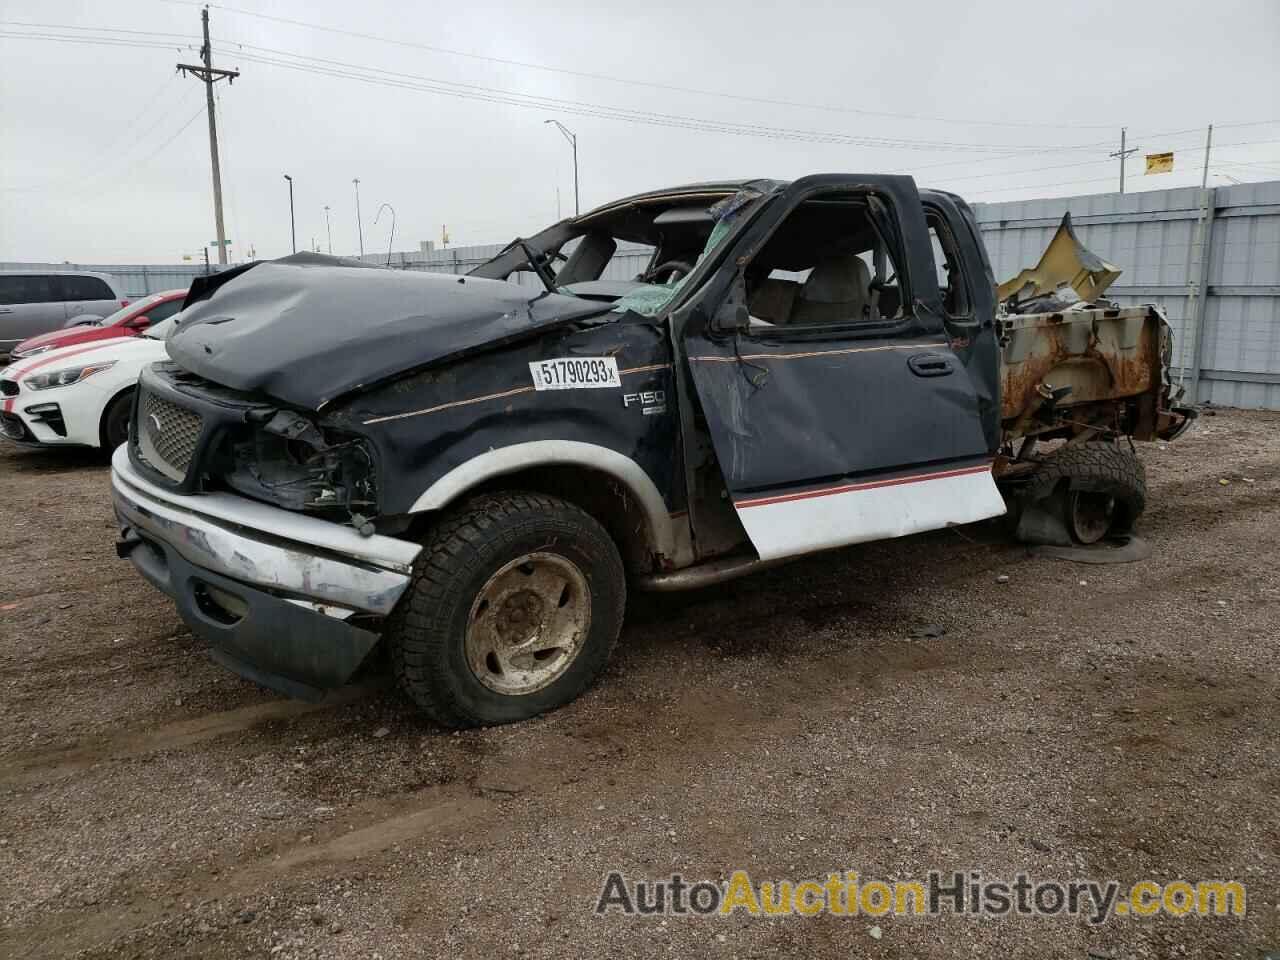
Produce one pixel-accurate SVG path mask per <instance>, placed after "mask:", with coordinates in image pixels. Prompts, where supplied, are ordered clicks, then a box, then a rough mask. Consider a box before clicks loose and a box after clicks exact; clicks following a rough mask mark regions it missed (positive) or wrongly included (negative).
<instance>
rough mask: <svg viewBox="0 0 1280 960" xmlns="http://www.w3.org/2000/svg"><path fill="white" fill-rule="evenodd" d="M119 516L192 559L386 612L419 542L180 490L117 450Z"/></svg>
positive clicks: (276, 589)
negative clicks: (363, 533) (157, 481)
mask: <svg viewBox="0 0 1280 960" xmlns="http://www.w3.org/2000/svg"><path fill="white" fill-rule="evenodd" d="M111 495H112V499H113V501H114V503H115V510H116V516H117V517H119V518H120V521H121V523H122V524H124V525H126V526H129V527H131V528H133V529H134V530H136V531H137V532H138V533H139V534H141V535H142V536H143V537H144V538H145V539H148V540H158V541H160V542H161V543H164V544H166V545H168V546H169V547H171V548H172V549H173V550H175V551H176V552H177V553H179V554H180V555H181V556H182V557H183V558H184V559H185V560H186V561H187V562H188V563H190V564H191V565H192V566H194V567H197V568H200V569H204V570H210V571H212V572H214V573H218V574H221V575H223V576H225V577H229V578H231V579H233V580H238V581H240V582H242V583H246V584H250V585H252V586H256V587H261V588H263V589H266V590H269V591H271V592H272V593H275V594H280V595H284V596H289V597H295V598H299V599H302V600H309V601H312V602H314V603H316V604H321V605H333V606H336V607H340V608H344V609H345V610H346V611H347V612H348V613H349V612H350V611H352V610H359V611H363V612H366V613H374V614H379V615H383V616H385V615H386V614H388V613H390V612H391V610H392V608H394V607H395V605H396V602H397V601H398V600H399V599H400V595H401V594H402V593H404V591H405V588H406V587H407V586H408V585H409V575H410V571H411V569H412V565H413V559H414V557H416V556H417V555H418V552H419V551H420V550H421V549H422V547H421V546H420V545H419V544H416V543H410V542H408V541H405V540H397V539H395V538H394V537H383V536H372V537H362V536H360V534H358V533H357V532H356V531H355V530H352V529H350V528H348V527H343V526H340V525H338V524H336V523H329V522H327V521H324V520H319V519H316V518H315V517H308V516H302V515H298V514H294V513H290V512H289V511H287V510H282V509H280V508H278V507H271V506H268V505H266V504H261V503H256V502H254V501H252V500H248V499H246V498H243V497H237V496H234V495H232V494H220V493H215V494H203V495H197V496H181V495H178V494H172V493H169V492H168V491H166V490H163V489H162V488H160V487H158V486H156V485H155V484H153V483H151V482H150V481H149V480H147V479H146V478H145V477H143V476H142V475H141V474H139V473H138V471H137V470H135V469H134V467H133V464H131V463H130V462H129V450H128V444H124V445H122V446H120V448H119V449H117V450H116V452H115V454H114V456H112V458H111Z"/></svg>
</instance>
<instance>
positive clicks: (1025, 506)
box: [1018, 442, 1147, 545]
mask: <svg viewBox="0 0 1280 960" xmlns="http://www.w3.org/2000/svg"><path fill="white" fill-rule="evenodd" d="M1021 501H1022V504H1021V511H1020V512H1021V516H1020V518H1019V523H1018V532H1019V536H1021V537H1022V538H1023V539H1027V540H1031V541H1033V542H1042V543H1062V544H1063V545H1067V544H1069V543H1076V544H1086V545H1087V544H1094V543H1098V542H1099V541H1101V540H1102V539H1104V538H1105V537H1108V536H1114V535H1117V534H1124V533H1129V532H1130V531H1131V530H1132V529H1133V527H1134V524H1136V523H1137V521H1138V518H1139V517H1141V516H1142V512H1143V510H1145V509H1146V505H1147V475H1146V469H1145V468H1144V467H1143V465H1142V461H1141V460H1139V459H1138V457H1137V456H1136V455H1135V454H1134V453H1133V452H1132V451H1131V450H1126V449H1124V448H1123V447H1120V446H1118V445H1116V444H1114V443H1103V442H1091V443H1079V444H1074V445H1071V446H1065V447H1060V448H1059V449H1057V450H1055V451H1053V452H1052V453H1050V454H1049V455H1048V456H1047V457H1045V458H1044V461H1043V463H1041V465H1040V466H1039V467H1038V468H1037V469H1036V472H1035V474H1034V475H1033V476H1032V478H1031V480H1030V482H1029V483H1028V484H1027V486H1026V488H1025V489H1024V490H1023V491H1022V496H1021ZM1054 531H1058V532H1059V535H1057V536H1055V534H1054Z"/></svg>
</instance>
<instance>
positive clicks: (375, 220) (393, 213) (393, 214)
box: [373, 203, 396, 267]
mask: <svg viewBox="0 0 1280 960" xmlns="http://www.w3.org/2000/svg"><path fill="white" fill-rule="evenodd" d="M384 208H385V209H387V210H390V211H391V236H389V237H388V238H387V266H388V267H389V266H391V244H393V243H395V240H396V208H395V207H393V206H392V205H391V204H389V203H384V204H383V205H382V206H381V207H379V208H378V212H377V213H375V214H374V215H373V223H374V226H377V223H378V218H379V217H380V216H382V211H383V209H384Z"/></svg>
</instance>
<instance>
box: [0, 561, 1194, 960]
mask: <svg viewBox="0 0 1280 960" xmlns="http://www.w3.org/2000/svg"><path fill="white" fill-rule="evenodd" d="M1133 569H1135V570H1136V571H1140V573H1141V575H1140V576H1138V577H1137V578H1136V581H1135V582H1133V583H1130V584H1127V585H1126V586H1125V588H1124V589H1123V590H1121V591H1118V592H1117V593H1116V594H1113V595H1110V596H1107V597H1102V598H1098V599H1099V600H1100V602H1099V603H1098V604H1097V605H1096V606H1091V608H1090V615H1089V616H1087V617H1082V618H1081V619H1080V620H1079V621H1078V623H1077V628H1078V629H1079V630H1080V631H1082V632H1087V631H1088V630H1090V629H1094V628H1096V627H1097V626H1102V627H1114V625H1115V623H1116V622H1117V616H1116V610H1117V609H1123V608H1132V606H1133V603H1134V601H1135V598H1136V597H1137V596H1141V595H1143V594H1145V593H1147V592H1149V591H1150V589H1151V587H1152V584H1153V582H1165V583H1167V582H1168V580H1169V578H1168V577H1167V576H1165V575H1162V574H1161V572H1160V571H1159V570H1158V569H1156V568H1154V567H1151V568H1138V567H1134V568H1133ZM1216 569H1218V565H1217V564H1216V563H1215V562H1213V561H1204V562H1202V563H1200V564H1197V565H1195V567H1194V568H1192V569H1189V570H1187V571H1184V572H1182V573H1181V574H1179V577H1178V579H1179V580H1182V579H1184V578H1185V579H1187V580H1195V579H1197V578H1200V577H1203V576H1204V573H1205V571H1206V570H1216ZM988 575H989V571H988V570H987V569H979V568H973V567H969V568H966V569H964V570H963V571H960V572H959V573H958V574H957V575H955V576H952V577H949V578H947V582H946V583H945V584H939V588H940V590H947V589H963V587H964V585H965V583H966V582H967V581H969V580H971V579H973V578H978V577H986V576H988ZM790 616H792V614H791V613H790V612H780V613H778V614H777V615H776V617H775V618H774V619H779V618H783V617H790ZM756 629H758V630H760V631H764V632H765V633H768V632H770V631H771V630H772V629H773V628H771V627H770V626H769V623H768V622H767V621H760V622H758V623H757V625H756ZM1043 653H1044V651H1043V650H1042V649H1039V648H1033V649H1027V650H1024V651H1022V652H1021V653H1020V654H1015V653H1014V652H1013V651H1011V650H1009V649H1006V648H1004V647H1002V646H1001V645H999V644H998V643H987V644H983V645H981V646H974V645H971V644H968V643H965V644H961V643H949V644H948V643H945V642H944V644H943V645H941V647H939V646H938V645H935V644H926V645H920V644H910V643H905V642H898V641H896V640H877V641H874V642H872V643H870V644H868V645H866V646H862V645H858V646H855V647H853V648H849V649H845V650H843V651H840V652H837V653H833V654H831V655H829V656H825V657H821V658H816V659H807V660H805V659H801V660H797V661H789V666H790V667H791V669H787V670H783V669H779V670H778V671H777V673H776V674H775V675H774V676H773V677H772V678H771V679H770V681H769V685H768V686H769V689H768V696H767V698H766V699H767V701H768V702H769V703H770V704H772V705H775V706H774V708H772V709H770V710H768V711H767V712H766V714H765V715H766V716H767V718H768V722H769V727H770V730H771V732H772V733H775V734H785V733H787V732H788V731H789V732H790V733H792V734H798V733H799V732H800V731H801V730H803V728H804V727H805V726H806V725H809V724H813V723H816V722H820V721H822V720H823V719H824V718H828V717H843V716H845V715H847V713H848V711H849V700H848V693H847V690H846V689H843V688H847V687H848V686H849V685H853V686H856V687H857V688H858V689H860V690H862V691H863V692H864V696H868V697H871V698H875V697H876V696H878V695H879V694H880V693H882V692H884V691H887V690H892V689H893V686H894V682H893V678H894V677H895V676H897V677H903V676H910V675H915V674H918V673H920V672H921V671H947V670H952V669H957V668H959V667H960V666H961V665H963V666H964V668H965V670H966V671H967V672H968V673H969V674H970V675H972V674H973V673H974V672H975V671H976V672H977V673H979V674H981V673H986V672H991V673H994V672H1004V671H1008V670H1010V669H1012V668H1016V666H1017V664H1018V663H1019V662H1021V661H1025V660H1027V659H1030V658H1034V657H1038V656H1041V655H1043ZM837 677H838V678H840V680H839V681H836V680H835V679H834V678H837ZM615 682H616V681H615ZM1073 682H1079V681H1066V682H1064V685H1063V689H1064V692H1065V691H1068V690H1069V689H1070V687H1071V685H1072V683H1073ZM291 705H292V706H294V707H296V708H297V709H296V711H293V712H290V711H288V710H287V709H285V708H288V707H289V706H291ZM262 706H263V708H268V707H274V708H276V709H277V710H285V712H286V713H288V714H290V715H292V716H300V715H303V714H306V713H310V712H313V710H315V709H317V707H316V706H315V705H298V704H291V702H289V701H282V702H273V703H272V704H266V705H262ZM320 708H321V709H322V708H323V706H321V707H320ZM1163 709H1171V708H1168V707H1165V708H1163ZM232 714H233V715H239V716H235V717H234V718H233V717H228V718H226V719H225V720H224V721H223V722H221V723H211V724H209V725H208V726H207V727H204V728H200V729H196V730H192V731H189V736H187V735H186V733H187V732H184V731H182V730H173V729H169V730H167V731H166V732H165V734H164V739H165V741H166V743H167V745H168V746H170V747H175V746H176V747H181V746H187V745H192V744H195V743H199V742H201V741H202V740H206V739H209V738H210V737H213V736H221V735H223V734H224V733H226V732H233V730H234V729H244V728H245V726H246V724H245V723H244V722H243V720H244V719H246V718H248V717H251V716H253V714H252V713H251V712H249V711H233V712H232ZM761 716H762V714H761V711H760V708H759V706H758V705H757V704H755V703H753V702H752V701H751V700H750V699H748V698H746V697H744V696H741V695H738V694H735V693H732V692H729V691H723V690H719V691H715V690H707V689H691V690H686V691H684V693H683V694H682V696H681V697H680V699H679V700H678V701H677V702H676V703H675V704H674V705H673V706H671V707H670V708H668V709H667V710H666V711H665V719H664V725H665V726H667V727H669V728H672V729H696V730H697V731H698V735H697V736H696V737H694V738H684V739H681V740H680V741H679V742H680V743H681V746H682V747H683V748H685V749H686V750H687V753H688V754H690V755H692V759H691V757H690V756H686V757H685V758H684V759H685V761H686V762H696V758H697V757H705V758H706V759H707V762H711V758H718V757H723V756H725V755H732V754H733V753H734V752H735V751H738V750H748V749H751V747H752V745H753V742H754V739H755V736H756V728H755V726H754V723H755V722H757V721H758V720H759V719H760V718H761ZM263 719H274V717H264V718H263ZM236 720H240V721H241V722H240V723H239V724H237V723H236V722H235V721H236ZM253 725H254V724H253V723H252V722H250V723H249V724H247V726H253ZM171 726H179V725H171ZM549 732H550V733H551V735H550V736H549V737H548V738H547V739H545V740H544V741H543V743H542V746H541V749H540V750H539V751H537V752H535V753H533V754H530V755H527V756H525V757H523V758H522V759H521V760H520V761H518V762H516V763H514V764H513V763H511V762H510V760H509V759H507V760H505V761H503V765H502V767H501V769H500V770H496V771H491V770H488V769H485V768H484V767H483V766H482V768H481V770H480V771H479V772H478V773H477V774H476V775H475V776H473V777H471V778H470V779H469V781H468V782H466V783H452V784H445V785H441V786H433V787H429V788H427V789H426V790H423V791H419V792H417V793H414V794H411V795H408V796H398V797H391V798H377V799H372V800H369V801H366V802H364V803H358V804H355V805H353V806H352V807H350V808H348V809H345V810H343V812H342V816H341V821H342V822H335V823H333V824H332V825H329V827H328V829H327V831H325V832H324V834H323V835H317V836H315V839H314V841H313V842H310V843H301V842H299V841H298V839H297V837H296V836H293V835H289V836H279V830H278V828H277V830H276V831H275V832H274V833H275V836H274V839H276V840H277V841H283V842H284V844H285V846H284V848H283V849H280V848H278V847H277V848H275V849H273V851H272V852H271V853H269V854H268V855H267V856H265V857H263V856H258V857H257V858H256V859H254V860H252V861H251V862H248V863H245V862H244V861H243V860H239V859H226V860H222V861H218V869H217V876H216V878H212V879H204V880H197V881H191V880H190V879H189V877H188V874H189V869H188V868H189V865H185V864H184V865H183V867H181V868H180V869H177V870H173V871H170V875H169V876H168V877H167V878H166V882H168V883H172V884H175V885H177V886H179V887H180V888H181V889H180V891H179V892H177V893H175V894H174V896H176V897H177V898H178V899H182V900H187V901H201V902H206V901H214V900H218V901H223V902H233V901H235V900H236V899H237V898H243V897H247V896H250V895H252V894H255V893H256V892H257V891H259V890H260V889H262V888H263V887H265V886H267V885H270V886H271V887H272V889H273V891H274V892H275V893H276V895H277V896H279V895H280V894H281V891H282V890H283V889H287V888H288V886H289V885H290V884H300V883H303V882H305V881H307V880H309V879H312V878H314V877H316V876H317V875H323V874H325V873H326V872H327V871H330V870H332V868H333V867H334V866H335V865H340V864H343V863H348V862H352V861H355V860H362V861H367V862H366V865H365V866H366V868H367V869H377V868H378V867H379V866H384V865H386V862H387V861H388V860H389V859H390V858H392V857H395V856H396V854H394V853H388V852H387V851H388V850H389V849H390V848H391V847H394V846H396V845H397V844H405V843H410V842H412V843H420V842H423V841H426V840H429V839H439V838H440V837H442V836H443V835H446V834H451V835H455V836H458V837H462V838H465V837H467V836H471V835H472V831H473V830H475V829H478V828H479V827H481V826H482V827H483V834H484V842H485V844H486V845H499V846H500V845H501V842H502V838H503V836H504V835H506V834H508V833H509V832H511V831H515V830H520V829H523V827H522V825H521V824H520V822H519V819H518V818H511V817H502V816H495V810H496V809H497V805H498V804H500V803H501V802H502V801H501V800H500V799H496V798H498V797H503V796H512V795H517V794H518V795H520V796H521V797H527V798H529V799H531V800H533V801H535V804H536V805H538V806H542V805H545V804H547V803H551V802H552V801H553V800H554V802H555V803H556V804H567V805H570V806H572V805H575V804H604V805H606V806H608V805H610V804H611V803H613V802H619V803H620V802H622V801H623V800H624V799H625V791H626V790H627V789H628V787H627V786H626V785H627V784H630V783H634V782H636V781H637V780H640V781H643V780H645V779H648V778H652V777H657V776H659V775H660V774H661V773H662V772H663V770H664V769H665V768H666V766H667V765H668V764H669V762H670V757H669V750H668V748H669V745H670V742H669V741H668V742H665V743H664V742H663V741H661V740H656V741H646V740H634V739H632V738H629V737H627V736H625V735H624V733H623V732H622V730H620V729H615V728H611V727H601V728H599V729H588V730H581V729H574V730H570V731H569V732H567V733H566V732H563V731H549ZM442 736H443V734H442ZM128 739H129V738H124V740H125V742H127V741H128ZM157 748H158V749H159V748H162V747H159V746H157ZM595 771H601V773H602V774H603V773H604V772H605V771H607V772H608V774H609V775H610V776H609V777H608V778H606V777H605V776H603V775H596V774H595ZM490 774H497V775H499V776H500V777H501V780H502V783H503V784H511V785H513V786H502V787H501V788H500V789H497V790H494V789H491V788H489V787H487V786H486V782H487V779H488V777H489V776H490ZM611 779H616V780H617V781H618V786H616V787H610V786H608V781H609V780H611ZM0 782H3V781H2V780H0ZM353 823H358V824H361V825H360V826H358V827H355V828H354V829H351V825H352V824H353ZM317 833H318V832H317ZM270 836H271V832H264V834H263V835H262V836H261V837H260V839H268V838H269V837H270ZM282 885H283V887H282ZM165 912H166V910H165V907H164V906H163V904H161V903H159V902H147V903H144V904H140V905H139V904H135V906H134V911H133V912H128V913H126V912H122V911H120V910H119V909H118V908H110V907H108V908H102V909H98V910H94V911H92V912H85V911H82V910H76V911H63V912H58V913H55V914H51V915H48V916H47V917H44V918H42V919H41V921H40V922H39V923H37V924H33V925H29V926H26V927H22V928H20V929H18V930H15V931H13V932H12V933H4V934H0V952H3V950H4V949H5V947H6V944H10V945H17V944H19V943H21V944H22V945H24V949H25V950H26V951H28V952H27V953H26V955H28V956H32V957H45V956H49V957H52V956H63V955H66V954H67V953H70V952H72V951H79V950H86V949H94V948H106V947H107V946H108V945H110V944H111V943H112V942H114V941H115V940H116V938H119V937H127V936H129V935H130V934H132V933H134V932H136V931H137V930H139V929H141V928H143V927H145V926H147V925H149V924H151V923H154V922H158V921H162V920H163V919H164V915H165ZM11 938H12V939H11Z"/></svg>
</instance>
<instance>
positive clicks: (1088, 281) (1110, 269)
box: [997, 213, 1123, 303]
mask: <svg viewBox="0 0 1280 960" xmlns="http://www.w3.org/2000/svg"><path fill="white" fill-rule="evenodd" d="M1122 272H1123V271H1121V269H1120V268H1119V267H1117V266H1115V265H1114V264H1110V263H1108V262H1107V261H1105V260H1103V259H1102V258H1101V257H1100V256H1098V255H1097V254H1096V253H1092V252H1090V251H1089V250H1088V249H1086V248H1085V246H1084V244H1082V243H1081V242H1080V238H1079V237H1077V236H1076V233H1075V230H1073V229H1072V227H1071V214H1070V213H1067V214H1065V215H1064V216H1063V218H1062V223H1061V224H1059V225H1058V231H1057V233H1055V234H1054V235H1053V239H1052V240H1050V241H1049V246H1047V247H1046V248H1045V251H1044V253H1043V254H1042V255H1041V256H1040V262H1039V263H1038V264H1036V265H1035V266H1034V267H1028V268H1027V269H1025V270H1023V271H1022V272H1021V273H1019V274H1018V275H1017V276H1016V277H1014V278H1013V279H1012V280H1006V281H1005V282H1004V283H1002V284H1000V286H999V287H998V288H997V289H998V291H999V296H1000V301H1001V302H1002V303H1003V302H1004V301H1005V300H1008V299H1009V298H1010V297H1015V296H1016V297H1017V299H1018V300H1028V299H1030V298H1032V297H1038V296H1042V295H1044V294H1046V293H1053V291H1055V290H1057V289H1058V288H1059V287H1061V286H1062V285H1063V284H1066V285H1068V286H1070V287H1071V289H1073V290H1075V292H1076V294H1077V295H1078V296H1079V297H1080V299H1081V300H1096V299H1097V298H1098V297H1100V296H1102V294H1103V292H1104V291H1105V290H1106V289H1107V287H1109V286H1111V284H1113V283H1114V282H1115V280H1116V277H1118V276H1120V274H1121V273H1122Z"/></svg>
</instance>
